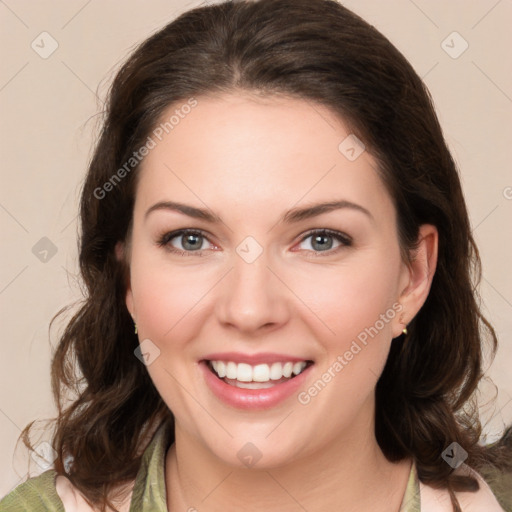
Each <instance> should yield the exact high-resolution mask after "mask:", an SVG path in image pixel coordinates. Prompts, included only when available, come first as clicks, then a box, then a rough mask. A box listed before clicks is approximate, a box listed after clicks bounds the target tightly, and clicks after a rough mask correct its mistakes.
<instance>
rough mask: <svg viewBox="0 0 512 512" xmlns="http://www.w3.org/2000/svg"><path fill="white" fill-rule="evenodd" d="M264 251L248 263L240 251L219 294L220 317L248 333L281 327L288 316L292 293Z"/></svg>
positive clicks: (228, 323)
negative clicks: (240, 254)
mask: <svg viewBox="0 0 512 512" xmlns="http://www.w3.org/2000/svg"><path fill="white" fill-rule="evenodd" d="M283 281H284V280H283V279H280V278H279V276H278V272H276V270H275V269H273V268H271V266H270V262H269V261H268V258H267V256H266V253H265V252H263V253H262V254H261V255H260V256H259V257H258V258H257V259H256V260H255V261H253V262H251V263H248V262H247V261H245V260H244V259H243V258H242V257H240V256H239V255H238V254H235V255H234V256H233V268H232V269H231V271H230V272H229V273H228V275H227V276H226V277H225V278H224V279H223V280H222V284H221V288H220V293H219V294H218V295H217V305H216V312H217V318H218V320H219V321H220V322H221V323H222V324H223V325H224V326H225V327H226V326H230V327H231V328H235V329H237V330H238V331H239V332H241V333H244V334H246V335H248V334H253V333H256V334H258V333H261V332H262V331H264V332H268V331H270V330H273V329H277V328H279V327H282V326H283V325H284V324H285V323H286V322H287V321H288V318H289V313H290V311H289V307H290V304H289V302H288V301H289V297H290V295H291V292H290V291H289V290H288V288H287V287H286V285H285V284H284V283H283Z"/></svg>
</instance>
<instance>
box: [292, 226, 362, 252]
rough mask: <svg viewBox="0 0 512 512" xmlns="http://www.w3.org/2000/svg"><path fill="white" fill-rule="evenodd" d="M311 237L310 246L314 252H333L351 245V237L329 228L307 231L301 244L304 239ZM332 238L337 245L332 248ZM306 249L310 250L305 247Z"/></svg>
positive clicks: (302, 241)
mask: <svg viewBox="0 0 512 512" xmlns="http://www.w3.org/2000/svg"><path fill="white" fill-rule="evenodd" d="M308 239H311V241H310V243H309V244H310V246H311V247H312V250H313V251H314V253H322V252H324V253H328V254H333V253H335V252H338V250H340V249H343V248H344V247H350V246H351V245H352V239H351V238H350V237H349V236H348V235H345V234H344V233H340V232H339V231H332V230H330V229H316V230H314V231H310V232H309V233H307V234H306V235H305V236H304V237H303V238H302V240H301V241H300V243H301V244H303V243H304V242H305V241H306V240H308ZM333 240H336V241H337V242H338V244H339V245H338V246H337V247H335V248H334V249H332V248H333ZM306 250H310V249H307V248H306Z"/></svg>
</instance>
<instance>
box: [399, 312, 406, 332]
mask: <svg viewBox="0 0 512 512" xmlns="http://www.w3.org/2000/svg"><path fill="white" fill-rule="evenodd" d="M399 322H400V323H401V324H403V325H404V328H403V329H402V334H407V324H406V323H405V322H404V315H400V320H399Z"/></svg>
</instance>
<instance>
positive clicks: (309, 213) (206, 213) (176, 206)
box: [144, 199, 374, 224]
mask: <svg viewBox="0 0 512 512" xmlns="http://www.w3.org/2000/svg"><path fill="white" fill-rule="evenodd" d="M343 208H349V209H351V210H355V211H358V212H361V213H364V214H365V215H366V216H368V217H369V218H370V219H371V220H374V218H373V215H372V214H371V213H370V212H369V211H368V210H367V209H366V208H364V207H363V206H361V205H359V204H356V203H352V202H351V201H346V200H344V199H342V200H339V201H331V202H327V203H317V204H313V205H310V206H306V207H302V208H293V209H291V210H289V211H287V212H286V213H285V214H284V215H283V216H282V217H281V219H280V222H284V223H287V224H292V223H294V222H300V221H303V220H306V219H310V218H312V217H316V216H318V215H321V214H323V213H329V212H332V211H334V210H340V209H343ZM156 210H171V211H175V212H179V213H182V214H184V215H187V216H188V217H192V218H194V219H200V220H205V221H207V222H211V223H213V224H215V223H222V219H221V218H220V217H219V216H218V215H216V214H214V213H212V212H211V211H210V210H208V209H204V208H197V207H195V206H190V205H187V204H183V203H178V202H175V201H159V202H158V203H155V204H154V205H153V206H151V207H150V208H149V209H148V210H147V211H146V213H145V215H144V218H145V219H147V217H148V216H149V214H150V213H151V212H153V211H156Z"/></svg>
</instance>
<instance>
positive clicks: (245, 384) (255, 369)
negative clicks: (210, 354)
mask: <svg viewBox="0 0 512 512" xmlns="http://www.w3.org/2000/svg"><path fill="white" fill-rule="evenodd" d="M202 362H204V363H205V364H206V365H207V367H208V369H209V370H210V371H211V372H212V373H213V374H214V375H215V376H216V377H217V378H218V379H219V380H222V381H223V382H225V383H226V384H229V385H231V386H234V387H237V388H242V389H265V388H271V387H274V386H276V385H278V384H282V383H283V382H288V381H290V380H292V379H294V378H295V377H297V376H298V375H300V374H301V373H302V372H303V371H304V370H306V369H307V368H309V367H310V366H311V365H313V364H314V362H313V361H311V360H304V361H300V362H296V363H293V362H290V361H283V362H277V363H272V364H257V365H249V364H246V363H239V364H237V363H234V362H232V361H210V360H204V361H202Z"/></svg>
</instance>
